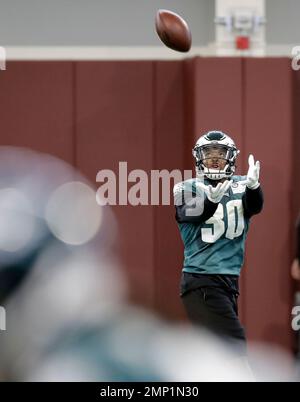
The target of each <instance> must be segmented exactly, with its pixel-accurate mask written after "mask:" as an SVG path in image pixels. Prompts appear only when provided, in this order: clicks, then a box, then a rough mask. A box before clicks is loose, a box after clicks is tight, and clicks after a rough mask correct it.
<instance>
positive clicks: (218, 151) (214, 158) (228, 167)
mask: <svg viewBox="0 0 300 402" xmlns="http://www.w3.org/2000/svg"><path fill="white" fill-rule="evenodd" d="M193 155H194V157H195V159H196V170H197V175H198V176H206V177H207V178H208V179H210V180H221V179H224V178H229V177H231V176H232V175H233V174H234V172H235V159H236V157H237V155H238V151H237V149H236V148H235V147H231V146H226V145H223V144H218V143H211V144H209V145H202V146H199V145H198V146H197V145H196V146H195V148H194V149H193Z"/></svg>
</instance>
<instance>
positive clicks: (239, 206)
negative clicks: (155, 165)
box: [174, 176, 263, 340]
mask: <svg viewBox="0 0 300 402" xmlns="http://www.w3.org/2000/svg"><path fill="white" fill-rule="evenodd" d="M245 179H246V177H245V176H232V177H231V180H232V184H231V186H230V187H229V190H228V191H227V193H225V194H224V196H223V198H222V199H221V201H220V202H219V203H213V202H211V201H210V200H209V199H208V198H207V197H206V195H204V192H203V190H202V189H201V188H199V187H197V180H198V179H190V180H186V181H184V182H181V183H178V184H177V185H176V186H175V187H174V197H175V208H176V220H177V223H178V227H179V230H180V235H181V238H182V240H183V243H184V262H183V274H182V280H181V296H182V299H183V302H184V305H185V307H186V310H187V313H188V315H189V317H190V319H191V320H192V321H194V322H198V323H199V321H201V322H203V318H204V321H205V318H207V311H208V310H210V313H212V315H210V316H209V317H208V322H206V324H207V325H208V326H209V327H210V328H212V329H216V331H217V332H220V331H219V330H220V328H219V327H220V326H221V327H222V328H221V329H222V330H223V331H221V332H223V333H226V332H227V334H228V335H229V336H232V337H235V338H239V339H240V340H244V339H245V335H244V330H243V328H242V326H241V324H240V322H239V320H238V318H237V295H238V294H239V290H238V277H239V275H240V271H241V267H242V265H243V261H244V253H245V240H246V236H247V232H248V230H249V224H250V220H251V217H252V216H253V215H254V214H257V213H259V212H260V211H261V209H262V206H263V194H262V190H261V187H260V186H259V187H258V188H257V189H255V190H251V189H249V188H248V187H246V185H245ZM204 183H205V184H211V185H213V186H215V185H217V182H216V181H213V180H208V179H205V180H204ZM197 202H198V203H197ZM193 209H194V210H193ZM195 291H196V293H197V292H198V295H196V293H195ZM224 292H225V293H226V296H227V295H228V294H229V295H230V297H231V296H232V297H233V303H230V305H229V304H228V306H227V307H228V308H227V309H226V300H227V299H226V298H224V297H223V296H224V294H225V293H224ZM223 293H224V294H223ZM199 300H201V302H200V303H199ZM203 303H204V305H203V306H202V307H204V310H205V311H204V310H203V311H201V308H202V307H201V304H203ZM210 303H211V306H209V304H210ZM232 305H233V309H232ZM214 315H215V316H216V317H218V320H213V319H212V317H213V316H214ZM224 317H227V318H228V317H229V318H230V317H231V318H232V319H231V320H227V319H224ZM200 318H201V320H200ZM212 321H214V322H213V324H214V325H212ZM215 324H216V326H217V328H215Z"/></svg>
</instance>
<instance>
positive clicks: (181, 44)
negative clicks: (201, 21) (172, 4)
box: [155, 10, 192, 52]
mask: <svg viewBox="0 0 300 402" xmlns="http://www.w3.org/2000/svg"><path fill="white" fill-rule="evenodd" d="M155 27H156V32H157V34H158V36H159V38H160V40H161V41H162V42H163V43H164V44H165V45H166V46H167V47H169V48H171V49H173V50H176V51H178V52H188V51H189V50H190V48H191V44H192V35H191V31H190V28H189V26H188V24H187V23H186V21H185V20H184V19H183V18H182V17H181V16H180V15H178V14H176V13H173V12H172V11H169V10H158V11H157V13H156V19H155Z"/></svg>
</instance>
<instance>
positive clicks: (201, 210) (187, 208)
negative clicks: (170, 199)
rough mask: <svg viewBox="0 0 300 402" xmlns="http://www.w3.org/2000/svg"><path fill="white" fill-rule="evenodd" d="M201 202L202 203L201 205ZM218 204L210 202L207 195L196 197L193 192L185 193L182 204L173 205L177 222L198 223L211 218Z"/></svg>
mask: <svg viewBox="0 0 300 402" xmlns="http://www.w3.org/2000/svg"><path fill="white" fill-rule="evenodd" d="M201 204H202V205H201ZM217 207H218V204H216V203H214V202H211V201H210V200H209V199H208V198H207V197H205V198H204V199H203V197H197V196H196V194H195V193H191V194H190V196H188V195H187V194H185V200H184V201H183V203H182V205H175V209H176V215H175V217H176V220H177V222H178V223H184V222H186V223H200V222H205V221H206V220H207V219H209V218H211V217H212V216H213V214H214V213H215V212H216V209H217Z"/></svg>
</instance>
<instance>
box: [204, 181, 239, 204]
mask: <svg viewBox="0 0 300 402" xmlns="http://www.w3.org/2000/svg"><path fill="white" fill-rule="evenodd" d="M231 183H232V180H225V181H224V182H223V183H218V184H217V186H216V187H213V186H212V185H208V186H207V185H206V184H204V183H203V182H201V181H197V186H198V187H200V188H201V189H202V190H203V191H204V192H205V194H206V196H207V198H208V199H209V200H210V201H211V202H214V203H216V204H217V203H218V202H220V201H221V199H222V198H223V195H224V194H225V193H226V191H227V190H228V189H229V187H230V186H231Z"/></svg>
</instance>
